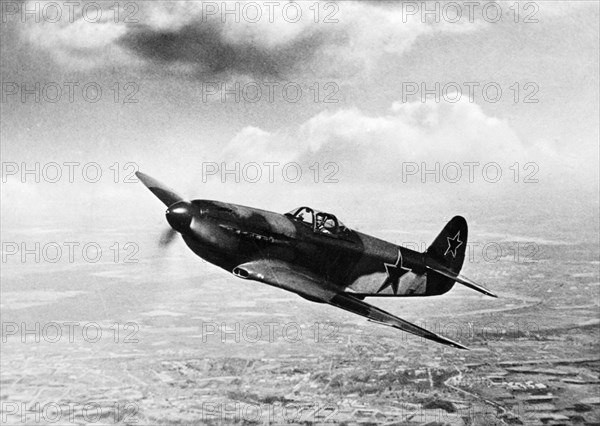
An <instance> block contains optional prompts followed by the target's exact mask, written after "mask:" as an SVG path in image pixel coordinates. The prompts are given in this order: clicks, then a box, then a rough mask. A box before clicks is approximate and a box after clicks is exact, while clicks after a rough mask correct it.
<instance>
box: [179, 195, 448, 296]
mask: <svg viewBox="0 0 600 426" xmlns="http://www.w3.org/2000/svg"><path fill="white" fill-rule="evenodd" d="M191 205H192V206H193V216H194V219H193V220H192V223H191V225H190V228H191V230H192V231H193V232H192V233H189V234H186V235H184V240H185V242H186V244H187V245H188V246H189V247H190V249H192V250H193V251H194V253H196V254H197V255H198V256H200V257H202V258H204V259H205V260H207V261H208V262H211V263H213V264H215V265H217V266H219V267H221V268H223V269H225V270H227V271H229V272H232V271H233V269H234V268H235V267H236V266H237V265H239V264H242V263H245V262H250V261H253V260H257V259H265V258H267V259H278V260H282V261H284V262H287V263H289V264H292V265H295V266H297V267H299V268H303V269H306V270H308V271H310V272H311V273H313V274H315V275H317V276H320V277H323V279H325V280H327V281H328V282H330V283H332V284H334V285H336V286H339V287H340V288H350V289H351V291H355V292H357V293H374V291H373V288H374V286H376V287H377V288H379V285H380V284H381V283H382V282H383V281H384V280H385V278H386V276H388V275H389V274H388V270H387V268H389V267H393V266H394V265H397V264H398V262H399V260H401V265H400V266H401V267H402V271H403V273H402V274H401V275H403V276H404V275H406V276H404V277H403V280H404V281H405V284H404V287H405V288H404V290H405V291H403V292H402V294H398V293H397V291H398V290H397V289H396V291H394V292H392V293H391V294H389V293H390V292H389V291H387V290H386V289H383V290H381V294H373V295H380V296H386V295H395V296H400V295H407V296H410V295H426V294H425V293H427V289H426V279H425V271H424V270H423V265H424V254H423V253H419V252H416V251H413V250H410V249H407V248H404V247H400V246H397V245H395V244H392V243H389V242H387V241H384V240H381V239H378V238H375V237H372V236H370V235H366V234H363V233H360V232H357V231H354V230H352V229H349V228H346V227H345V226H343V225H340V226H338V227H337V229H336V231H335V232H321V231H319V230H318V229H317V227H316V225H314V224H308V223H306V222H303V221H301V220H298V219H297V218H296V217H294V216H293V215H292V214H280V213H275V212H270V211H266V210H261V209H256V208H252V207H246V206H240V205H237V204H229V203H222V202H219V201H210V200H194V201H192V202H191ZM386 265H388V267H386ZM396 286H397V285H396ZM411 287H412V289H411ZM389 290H391V289H389ZM445 291H447V290H445ZM377 293H379V292H377ZM438 294H440V293H438Z"/></svg>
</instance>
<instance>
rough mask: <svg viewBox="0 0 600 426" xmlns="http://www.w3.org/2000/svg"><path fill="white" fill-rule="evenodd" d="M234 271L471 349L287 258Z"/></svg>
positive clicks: (385, 322)
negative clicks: (326, 279) (364, 298)
mask: <svg viewBox="0 0 600 426" xmlns="http://www.w3.org/2000/svg"><path fill="white" fill-rule="evenodd" d="M233 273H234V275H236V276H238V277H240V278H244V279H249V280H254V281H260V282H262V283H265V284H269V285H272V286H275V287H279V288H282V289H284V290H288V291H291V292H294V293H297V294H299V295H300V296H302V297H304V298H306V299H309V300H312V301H315V302H321V303H328V304H330V305H332V306H335V307H338V308H340V309H344V310H346V311H349V312H352V313H354V314H357V315H361V316H363V317H366V318H368V319H369V320H371V321H373V322H376V323H379V324H383V325H387V326H389V327H393V328H396V329H398V330H402V331H406V332H408V333H412V334H416V335H417V336H421V337H423V338H425V339H429V340H433V341H435V342H438V343H442V344H444V345H449V346H453V347H455V348H460V349H467V348H466V347H464V346H463V345H461V344H459V343H456V342H454V341H452V340H450V339H447V338H445V337H442V336H440V335H438V334H435V333H432V332H431V331H429V330H426V329H424V328H421V327H418V326H416V325H414V324H412V323H410V322H408V321H404V320H403V319H400V318H398V317H396V316H394V315H392V314H390V313H388V312H386V311H384V310H382V309H379V308H377V307H376V306H373V305H370V304H368V303H366V302H364V301H362V300H360V299H357V298H356V297H354V296H352V295H351V294H348V293H344V292H340V291H339V290H338V289H337V288H336V287H335V286H334V285H332V284H331V283H328V282H326V281H324V280H322V279H320V278H319V277H317V276H315V275H314V274H312V273H311V272H309V271H307V270H305V269H301V268H298V267H296V266H293V265H290V264H288V263H286V262H283V261H278V260H255V261H252V262H248V263H244V264H241V265H239V266H237V267H236V268H234V270H233Z"/></svg>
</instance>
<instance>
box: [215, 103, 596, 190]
mask: <svg viewBox="0 0 600 426" xmlns="http://www.w3.org/2000/svg"><path fill="white" fill-rule="evenodd" d="M222 157H223V158H224V159H226V160H227V161H230V162H234V161H239V162H249V161H255V162H258V163H261V162H266V161H278V162H282V161H287V162H289V161H295V162H298V163H300V164H302V165H310V164H313V163H315V162H318V163H320V164H325V163H327V162H335V163H337V164H338V165H339V167H340V170H342V171H345V173H346V177H347V178H348V179H351V180H354V181H356V182H361V183H385V182H390V181H394V180H399V179H400V178H401V175H402V170H403V165H404V167H406V164H408V163H412V164H414V165H416V167H418V170H419V172H418V174H417V178H418V177H420V176H421V174H420V173H421V172H422V170H423V168H424V167H423V165H425V167H426V168H427V169H434V168H435V167H436V163H437V164H439V167H440V170H441V168H443V167H444V165H446V164H449V163H456V164H458V165H460V167H461V173H463V174H464V176H465V177H464V179H461V182H466V181H468V178H467V176H468V175H467V173H468V172H469V166H465V163H467V162H476V163H477V164H478V166H476V170H477V173H479V174H480V176H481V173H482V168H483V166H485V165H486V164H491V163H496V164H498V165H499V167H500V168H501V171H502V173H503V174H504V178H503V179H502V180H503V181H504V182H512V181H514V179H513V177H514V171H513V170H512V169H511V168H510V167H511V166H514V164H515V163H519V166H518V168H519V170H520V173H521V175H520V176H519V177H518V180H519V181H522V180H523V178H524V177H525V176H526V175H527V176H529V174H530V173H533V172H534V169H536V168H537V169H538V171H537V172H535V173H534V175H535V177H536V178H537V179H538V180H539V179H540V178H542V177H544V178H552V179H561V178H564V175H563V174H564V173H565V172H572V173H573V174H574V175H577V174H579V175H580V176H582V177H583V176H587V175H586V174H585V173H584V171H583V170H582V169H581V162H578V161H577V159H576V158H574V157H572V156H571V157H570V158H569V157H567V156H565V153H564V152H562V151H561V149H560V148H558V147H556V146H552V145H551V144H548V143H547V142H546V141H537V142H536V143H532V144H528V143H524V142H523V141H521V139H520V138H519V136H518V135H517V133H516V132H515V131H514V130H513V129H512V128H511V127H510V125H509V124H508V122H507V121H506V120H502V119H499V118H496V117H493V116H489V115H487V114H486V113H485V112H484V111H483V109H482V108H481V106H479V105H477V104H476V103H472V102H470V101H469V100H467V99H461V100H460V101H458V102H456V103H421V102H419V101H415V102H409V103H401V102H395V103H394V104H393V105H392V106H391V107H390V108H389V110H388V111H387V112H386V113H385V114H381V115H377V116H373V115H369V114H367V113H365V112H363V111H362V110H360V109H358V108H349V109H339V110H336V111H324V112H321V113H319V114H317V115H315V116H314V117H312V118H310V119H309V120H307V121H305V122H304V123H301V124H300V125H299V126H297V127H296V128H294V129H292V130H283V131H274V132H268V131H266V130H262V129H258V128H255V127H247V128H245V129H243V130H242V131H240V132H239V133H238V134H237V135H236V136H235V137H234V138H233V139H232V140H231V141H230V143H229V144H228V145H227V146H226V147H225V148H224V151H223V154H222ZM530 162H535V165H533V166H528V167H527V168H525V164H527V163H530ZM490 170H491V169H490ZM452 172H454V170H452ZM453 176H454V175H452V177H453ZM561 176H562V177H561ZM511 179H512V180H511ZM479 180H480V181H481V182H482V183H483V182H484V181H485V180H482V179H479ZM414 181H415V182H420V180H419V179H414ZM546 182H548V181H546Z"/></svg>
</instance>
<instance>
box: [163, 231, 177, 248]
mask: <svg viewBox="0 0 600 426" xmlns="http://www.w3.org/2000/svg"><path fill="white" fill-rule="evenodd" d="M176 236H177V231H175V230H174V229H173V228H168V229H165V230H164V231H163V233H162V235H161V236H160V240H158V246H159V247H160V248H166V247H168V246H169V245H170V244H171V243H172V242H173V240H174V239H175V237H176Z"/></svg>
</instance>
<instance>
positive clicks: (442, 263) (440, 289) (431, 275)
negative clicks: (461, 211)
mask: <svg viewBox="0 0 600 426" xmlns="http://www.w3.org/2000/svg"><path fill="white" fill-rule="evenodd" d="M467 238H468V227H467V221H466V220H465V218H464V217H462V216H454V217H453V218H452V219H451V220H450V221H449V222H448V223H447V224H446V226H445V227H444V229H442V232H440V233H439V235H438V236H437V237H436V238H435V240H433V243H431V245H430V246H429V248H428V249H427V252H426V263H427V264H428V265H431V266H432V268H431V269H434V270H435V269H437V270H441V269H443V270H445V271H448V272H449V273H451V274H452V275H458V274H459V273H460V270H461V268H462V266H463V263H464V260H465V253H466V250H467ZM431 269H430V271H429V272H428V274H427V275H428V276H427V294H430V295H437V294H444V293H446V292H447V291H448V290H450V289H451V288H452V286H453V285H454V281H455V280H453V279H451V278H449V277H447V276H444V275H442V274H439V273H437V272H435V271H434V270H431Z"/></svg>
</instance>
